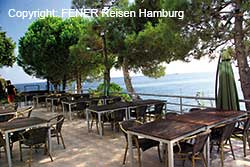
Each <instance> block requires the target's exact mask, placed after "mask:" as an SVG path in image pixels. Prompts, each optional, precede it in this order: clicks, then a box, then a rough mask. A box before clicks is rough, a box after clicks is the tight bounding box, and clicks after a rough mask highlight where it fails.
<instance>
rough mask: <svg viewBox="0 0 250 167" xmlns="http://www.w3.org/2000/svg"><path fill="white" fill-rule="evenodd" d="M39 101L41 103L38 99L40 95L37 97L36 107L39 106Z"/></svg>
mask: <svg viewBox="0 0 250 167" xmlns="http://www.w3.org/2000/svg"><path fill="white" fill-rule="evenodd" d="M38 103H39V100H38V97H37V98H36V107H38Z"/></svg>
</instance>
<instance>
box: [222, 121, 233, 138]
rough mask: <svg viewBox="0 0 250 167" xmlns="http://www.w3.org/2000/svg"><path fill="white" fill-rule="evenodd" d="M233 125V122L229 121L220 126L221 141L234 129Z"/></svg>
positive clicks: (229, 135) (228, 136)
mask: <svg viewBox="0 0 250 167" xmlns="http://www.w3.org/2000/svg"><path fill="white" fill-rule="evenodd" d="M234 127H235V122H230V123H228V124H226V125H225V126H224V127H222V134H221V138H220V141H221V142H223V141H225V140H227V139H228V138H230V137H231V135H232V133H233V130H234Z"/></svg>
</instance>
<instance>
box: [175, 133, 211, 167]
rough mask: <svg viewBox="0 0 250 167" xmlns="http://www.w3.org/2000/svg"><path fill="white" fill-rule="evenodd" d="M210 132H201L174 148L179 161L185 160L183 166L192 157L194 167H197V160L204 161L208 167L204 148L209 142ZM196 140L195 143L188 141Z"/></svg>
mask: <svg viewBox="0 0 250 167" xmlns="http://www.w3.org/2000/svg"><path fill="white" fill-rule="evenodd" d="M210 132H211V131H210V130H207V131H205V132H201V133H199V134H196V135H194V136H191V137H188V138H185V139H184V140H182V141H181V142H180V143H178V144H177V145H176V146H174V153H175V154H176V155H177V156H178V158H179V159H182V160H183V166H184V163H185V160H186V159H188V158H189V157H190V156H191V160H192V167H195V160H196V159H202V161H203V163H204V165H205V166H206V167H207V166H208V165H207V162H206V160H205V157H204V153H203V150H204V146H205V144H206V142H207V139H208V136H209V135H210ZM190 140H192V141H193V140H194V143H193V144H192V143H189V142H186V141H190Z"/></svg>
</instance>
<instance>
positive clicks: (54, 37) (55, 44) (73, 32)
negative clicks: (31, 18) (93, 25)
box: [18, 17, 86, 89]
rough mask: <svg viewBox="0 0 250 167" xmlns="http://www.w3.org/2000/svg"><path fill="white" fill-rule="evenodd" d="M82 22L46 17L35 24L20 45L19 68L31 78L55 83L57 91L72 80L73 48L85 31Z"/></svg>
mask: <svg viewBox="0 0 250 167" xmlns="http://www.w3.org/2000/svg"><path fill="white" fill-rule="evenodd" d="M85 22H86V21H85V20H84V19H82V18H69V19H66V20H64V21H63V20H62V19H61V18H58V17H46V18H44V19H38V20H36V21H35V22H33V23H32V24H31V25H30V27H29V28H28V31H27V32H26V33H25V36H24V37H22V38H21V39H20V41H19V55H18V64H19V65H20V66H21V67H23V69H24V71H25V72H26V73H28V74H29V75H33V76H36V77H38V78H42V79H47V80H49V81H51V82H52V83H53V84H54V85H55V88H56V89H57V85H58V84H60V83H61V81H64V82H63V83H64V84H63V85H64V86H63V87H64V88H65V85H66V80H67V79H69V76H70V75H69V66H70V63H71V62H70V60H69V52H70V51H69V47H70V46H71V45H73V44H76V43H77V42H78V39H79V34H80V32H81V31H82V29H83V28H84V24H85Z"/></svg>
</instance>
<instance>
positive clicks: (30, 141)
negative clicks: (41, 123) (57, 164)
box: [19, 127, 53, 166]
mask: <svg viewBox="0 0 250 167" xmlns="http://www.w3.org/2000/svg"><path fill="white" fill-rule="evenodd" d="M47 136H48V127H42V128H35V129H30V130H28V131H26V132H24V133H22V140H20V141H19V148H20V159H21V160H22V159H23V158H22V149H23V148H29V149H30V159H29V166H31V161H32V151H33V148H35V149H38V148H41V146H42V145H44V152H45V153H47V154H48V155H49V157H50V159H51V161H53V158H52V156H51V155H50V153H49V152H48V148H47ZM22 145H25V146H27V147H23V146H22Z"/></svg>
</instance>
